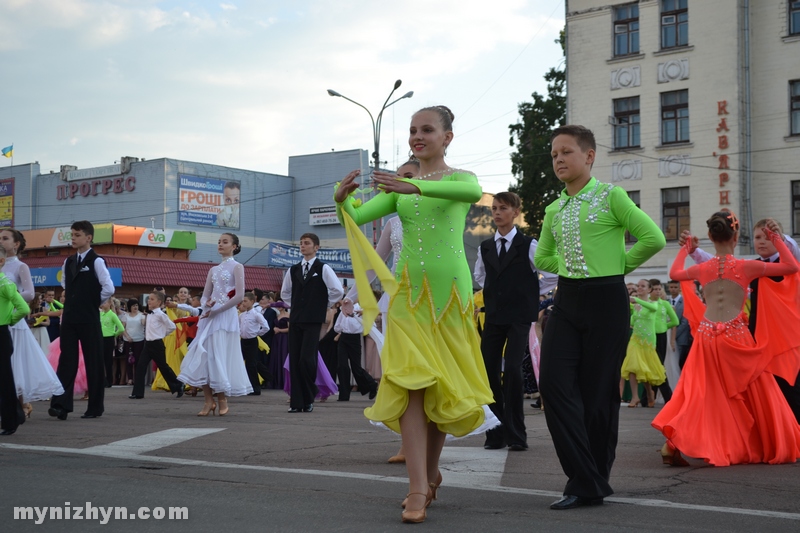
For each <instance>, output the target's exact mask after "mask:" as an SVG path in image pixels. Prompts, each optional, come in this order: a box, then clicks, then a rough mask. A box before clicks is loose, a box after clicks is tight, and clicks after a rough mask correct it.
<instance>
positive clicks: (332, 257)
mask: <svg viewBox="0 0 800 533" xmlns="http://www.w3.org/2000/svg"><path fill="white" fill-rule="evenodd" d="M267 251H268V252H269V254H268V255H269V258H268V259H267V265H269V266H274V267H281V268H289V267H290V266H292V265H296V264H297V263H299V262H300V261H302V260H303V255H302V254H301V253H300V247H299V246H292V245H290V244H281V243H276V242H271V243H269V245H268V246H267ZM317 258H318V259H319V260H320V261H322V262H323V263H327V264H328V265H329V266H330V267H331V268H332V269H333V270H335V271H336V272H348V273H349V272H353V264H352V263H351V262H350V250H348V249H347V248H328V249H323V248H320V249H319V250H318V251H317Z"/></svg>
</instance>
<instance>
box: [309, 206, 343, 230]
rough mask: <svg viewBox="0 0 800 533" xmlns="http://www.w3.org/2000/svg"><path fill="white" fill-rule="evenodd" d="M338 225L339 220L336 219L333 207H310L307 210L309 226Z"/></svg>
mask: <svg viewBox="0 0 800 533" xmlns="http://www.w3.org/2000/svg"><path fill="white" fill-rule="evenodd" d="M338 223H339V219H338V218H337V217H336V206H335V205H325V206H321V207H312V208H310V209H309V210H308V224H309V225H310V226H330V225H332V224H338Z"/></svg>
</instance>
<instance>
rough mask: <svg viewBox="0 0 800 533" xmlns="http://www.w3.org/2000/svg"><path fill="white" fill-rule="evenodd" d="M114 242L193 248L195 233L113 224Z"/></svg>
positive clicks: (194, 247)
mask: <svg viewBox="0 0 800 533" xmlns="http://www.w3.org/2000/svg"><path fill="white" fill-rule="evenodd" d="M114 244H129V245H132V246H151V247H155V248H177V249H180V250H194V249H196V248H197V234H196V233H195V232H193V231H177V230H172V229H167V230H162V229H154V228H139V227H136V226H117V225H116V224H115V225H114Z"/></svg>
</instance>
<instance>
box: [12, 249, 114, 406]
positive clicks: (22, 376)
mask: <svg viewBox="0 0 800 533" xmlns="http://www.w3.org/2000/svg"><path fill="white" fill-rule="evenodd" d="M2 271H3V273H4V274H5V275H6V277H7V278H8V279H10V280H11V281H13V282H14V283H15V284H16V286H17V290H18V291H19V293H20V295H21V296H22V298H23V299H24V300H25V301H26V302H30V301H31V300H33V296H34V292H33V280H32V279H31V271H30V269H29V268H28V265H26V264H25V263H23V262H22V261H20V260H19V258H18V257H16V256H15V257H7V258H6V264H5V266H4V267H3V269H2ZM98 313H99V311H98ZM8 330H9V332H10V333H11V340H12V342H13V343H14V353H13V354H12V355H11V367H12V368H13V370H14V383H15V384H16V386H17V396H20V395H21V396H22V399H23V401H25V402H36V401H40V400H47V399H49V398H50V397H51V396H54V395H59V394H64V387H62V386H61V381H60V380H59V379H58V376H57V375H56V373H55V371H54V370H53V367H52V366H50V363H49V362H48V361H47V357H46V356H45V353H44V352H43V351H42V347H41V345H40V344H39V342H38V341H37V340H36V338H35V337H34V336H33V333H32V332H31V328H30V327H28V324H27V322H26V321H25V320H20V321H19V322H17V323H16V324H14V325H13V326H9V328H8Z"/></svg>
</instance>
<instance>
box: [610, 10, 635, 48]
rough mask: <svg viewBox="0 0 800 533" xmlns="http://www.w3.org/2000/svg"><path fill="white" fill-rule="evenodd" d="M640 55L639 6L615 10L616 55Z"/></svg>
mask: <svg viewBox="0 0 800 533" xmlns="http://www.w3.org/2000/svg"><path fill="white" fill-rule="evenodd" d="M638 53H639V4H628V5H626V6H619V7H615V8H614V55H615V56H626V55H630V54H638Z"/></svg>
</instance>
